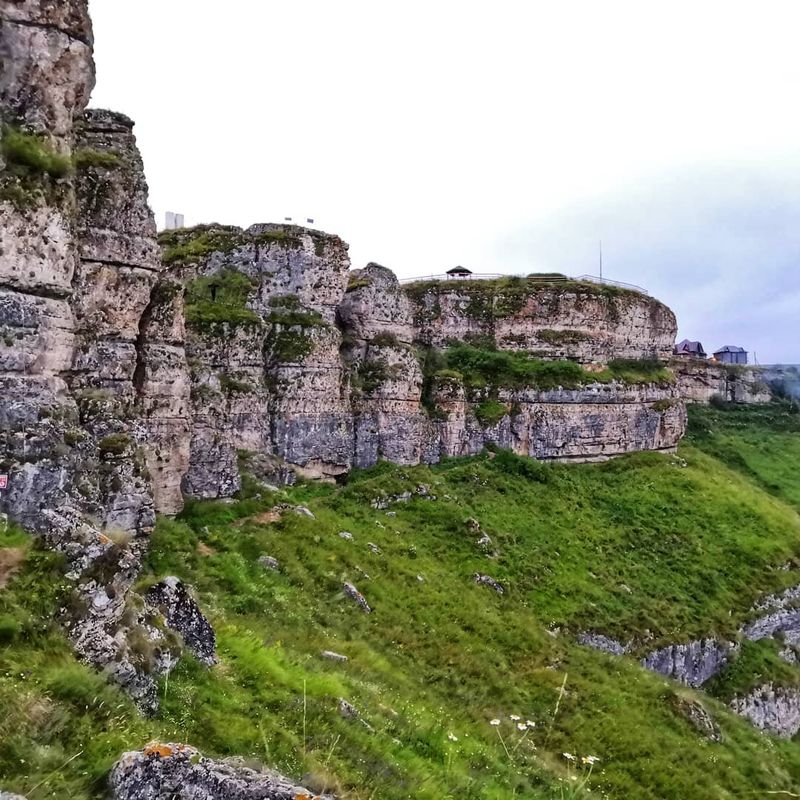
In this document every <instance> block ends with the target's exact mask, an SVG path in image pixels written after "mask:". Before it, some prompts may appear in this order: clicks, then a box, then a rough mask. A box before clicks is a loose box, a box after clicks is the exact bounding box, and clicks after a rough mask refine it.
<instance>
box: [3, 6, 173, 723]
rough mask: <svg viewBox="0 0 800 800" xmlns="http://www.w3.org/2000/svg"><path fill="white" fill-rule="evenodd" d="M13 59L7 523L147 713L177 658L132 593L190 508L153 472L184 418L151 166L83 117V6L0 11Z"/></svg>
mask: <svg viewBox="0 0 800 800" xmlns="http://www.w3.org/2000/svg"><path fill="white" fill-rule="evenodd" d="M0 58H2V71H0V116H2V134H0V135H1V137H2V138H0V155H1V156H2V162H1V163H0V168H1V169H0V396H2V398H3V404H2V407H1V408H0V432H1V433H0V435H2V453H1V454H0V471H2V472H3V473H5V474H7V476H8V488H7V491H5V492H0V511H2V512H3V513H5V514H7V515H8V516H10V517H11V518H12V519H13V520H15V521H17V522H19V523H20V524H22V525H24V526H25V527H27V528H28V529H29V530H31V531H34V532H37V533H39V534H40V535H41V537H42V538H43V540H44V541H45V542H46V543H47V544H48V545H49V546H50V547H52V548H54V549H56V550H58V551H60V552H61V553H63V554H64V556H65V558H66V562H67V567H66V569H67V572H68V576H69V577H70V579H71V580H72V581H73V586H74V590H73V597H72V599H71V601H70V602H69V604H68V607H66V608H65V609H63V612H62V613H63V620H62V621H63V623H64V625H65V627H66V628H67V629H68V631H69V633H70V636H71V638H72V640H73V642H74V644H75V647H76V650H77V651H78V653H79V654H81V655H82V656H83V657H84V658H85V659H86V660H88V661H90V662H92V663H94V664H95V665H97V666H99V667H103V668H104V669H106V670H107V672H108V673H109V674H110V675H111V676H112V677H113V678H114V679H116V680H117V681H118V682H119V683H121V684H122V685H124V686H125V687H126V688H127V689H128V690H129V691H130V692H131V694H132V695H133V696H134V697H135V698H136V699H137V700H138V701H139V702H140V704H141V705H142V707H143V708H149V707H152V706H153V704H154V702H155V695H154V690H155V680H154V678H155V676H156V675H157V674H158V673H159V671H163V670H164V669H167V668H169V665H170V664H171V663H172V662H173V657H174V652H173V651H174V647H173V644H172V643H171V642H170V641H168V638H167V637H166V636H165V635H164V633H163V632H162V629H161V627H160V625H159V624H156V623H157V620H156V617H158V613H156V612H152V611H150V610H147V609H146V607H145V606H144V604H140V603H138V601H137V602H135V601H134V598H133V595H132V593H131V591H130V590H131V586H132V584H133V582H134V581H135V580H136V577H137V575H138V572H139V565H140V556H141V553H142V552H143V550H144V548H145V547H146V542H147V538H148V536H149V533H150V532H151V530H152V527H153V524H154V522H155V505H156V502H158V503H159V507H160V508H162V509H164V510H169V509H171V510H173V511H174V510H176V509H177V508H178V507H179V505H180V502H181V500H180V495H179V493H178V492H177V488H178V487H177V486H174V487H169V480H166V481H165V484H166V486H167V487H168V489H163V488H162V486H161V485H160V482H159V475H158V473H157V472H156V473H155V480H154V479H153V477H151V473H150V471H149V470H148V464H149V463H153V462H154V460H156V459H157V458H158V450H157V447H158V441H159V431H160V428H159V425H162V424H163V418H164V417H168V416H169V415H170V414H172V415H174V416H175V417H179V418H181V419H183V420H184V422H183V423H182V424H183V425H184V427H186V423H185V415H186V407H185V406H181V404H180V392H179V391H176V390H175V387H174V386H169V387H166V388H165V387H164V385H162V384H163V382H162V383H159V381H158V379H157V376H158V371H157V370H155V371H154V368H152V366H151V365H152V361H153V357H152V354H153V353H154V352H155V350H154V348H156V349H157V348H159V347H163V346H165V342H167V341H168V340H169V336H168V334H166V333H163V332H162V331H161V330H158V329H157V327H156V326H155V325H153V324H151V318H150V316H149V315H148V314H147V313H146V312H147V310H148V309H149V308H150V306H151V295H152V292H153V289H154V287H155V285H156V282H157V280H158V275H159V273H160V272H161V271H162V269H163V264H162V261H161V254H160V250H159V248H158V245H157V242H156V239H155V233H156V230H155V223H154V220H153V216H152V213H151V212H150V209H149V207H148V205H147V184H146V182H145V179H144V171H143V167H142V162H141V158H140V155H139V152H138V150H137V148H136V143H135V140H134V137H133V134H132V128H133V123H132V122H131V121H130V120H129V119H127V118H126V117H124V116H122V115H120V114H114V113H111V112H107V111H86V110H85V107H86V103H87V102H88V97H89V94H90V92H91V90H92V87H93V85H94V63H93V59H92V29H91V22H90V19H89V16H88V12H87V8H86V2H85V0H84V1H83V2H79V0H70V1H69V2H64V3H52V2H34V0H25V1H24V2H3V3H0ZM181 357H182V350H181V352H180V353H178V354H177V355H176V358H181ZM159 362H160V363H162V364H163V363H164V362H165V358H163V357H161V356H159ZM151 417H152V419H151ZM162 438H163V437H162ZM178 438H180V437H178ZM184 438H185V436H184ZM170 446H172V444H171V445H170ZM175 446H176V447H177V448H178V449H180V447H181V445H180V444H178V445H175ZM177 461H178V459H176V460H175V463H174V465H173V466H174V468H177V469H180V468H181V467H180V465H179V464H178V463H177ZM154 488H155V490H156V491H155V492H154ZM169 488H171V489H172V493H171V494H170V491H169ZM154 497H155V500H154ZM129 634H132V635H129ZM134 641H139V642H147V643H148V645H147V648H146V653H145V652H143V651H142V649H141V648H139V649H138V650H137V649H136V648H134V646H133V645H132V642H134Z"/></svg>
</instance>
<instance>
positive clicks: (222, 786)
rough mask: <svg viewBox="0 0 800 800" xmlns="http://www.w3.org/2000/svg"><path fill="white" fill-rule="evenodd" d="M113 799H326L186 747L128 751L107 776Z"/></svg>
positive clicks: (282, 779) (273, 776) (238, 763)
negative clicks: (204, 755) (205, 756)
mask: <svg viewBox="0 0 800 800" xmlns="http://www.w3.org/2000/svg"><path fill="white" fill-rule="evenodd" d="M109 789H110V792H111V794H110V797H111V798H112V800H301V798H303V799H304V800H324V798H329V797H330V795H317V794H316V793H314V792H311V791H309V790H308V789H304V788H303V787H302V786H298V785H296V784H295V783H294V782H293V781H291V780H289V779H288V778H285V777H284V776H283V775H279V774H278V773H277V772H270V771H267V770H257V769H253V768H252V767H251V766H245V765H244V763H243V762H242V761H241V759H226V760H224V761H214V760H212V759H210V758H204V757H203V756H202V755H201V754H200V753H199V752H198V751H197V750H196V749H195V748H193V747H189V746H188V745H183V744H158V743H153V744H150V745H148V746H147V747H145V748H144V749H143V750H140V751H136V752H130V753H125V754H124V755H123V756H122V757H121V758H120V760H119V761H118V762H117V763H116V764H115V765H114V768H113V769H112V770H111V775H110V777H109Z"/></svg>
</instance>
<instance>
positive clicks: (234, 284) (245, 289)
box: [185, 269, 261, 332]
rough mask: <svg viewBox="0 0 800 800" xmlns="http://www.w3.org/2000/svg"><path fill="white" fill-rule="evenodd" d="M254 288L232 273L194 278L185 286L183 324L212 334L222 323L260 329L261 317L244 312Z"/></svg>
mask: <svg viewBox="0 0 800 800" xmlns="http://www.w3.org/2000/svg"><path fill="white" fill-rule="evenodd" d="M254 288H255V287H254V283H253V280H252V278H249V277H248V276H247V275H244V274H243V273H241V272H238V271H237V270H234V269H222V270H219V271H218V272H216V273H214V274H213V275H204V276H202V277H199V278H195V279H194V280H193V281H190V282H189V284H188V285H187V286H186V312H185V313H186V322H187V323H188V324H189V325H190V326H193V327H196V328H200V329H204V330H211V331H212V332H213V330H221V329H220V325H221V324H223V323H227V324H228V325H229V326H239V325H260V324H261V317H260V316H259V315H258V314H256V312H255V311H251V310H250V309H249V308H247V300H248V298H249V296H250V293H251V292H252V291H253V290H254Z"/></svg>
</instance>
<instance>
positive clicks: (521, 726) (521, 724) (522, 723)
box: [517, 722, 528, 731]
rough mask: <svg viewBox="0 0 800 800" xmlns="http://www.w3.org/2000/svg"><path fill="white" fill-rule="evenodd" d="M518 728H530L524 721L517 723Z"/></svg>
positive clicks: (524, 729)
mask: <svg viewBox="0 0 800 800" xmlns="http://www.w3.org/2000/svg"><path fill="white" fill-rule="evenodd" d="M517 730H518V731H526V730H528V726H527V725H526V724H525V723H524V722H518V723H517Z"/></svg>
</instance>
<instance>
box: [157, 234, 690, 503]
mask: <svg viewBox="0 0 800 800" xmlns="http://www.w3.org/2000/svg"><path fill="white" fill-rule="evenodd" d="M162 244H163V246H164V261H165V264H166V265H167V266H168V269H169V276H170V280H174V281H177V282H178V283H180V284H181V285H182V286H183V287H184V292H185V298H186V303H187V305H186V320H187V326H188V327H187V338H186V351H187V356H188V363H189V366H190V370H189V371H190V381H191V385H192V397H193V409H194V410H193V412H192V415H191V416H192V426H193V429H192V437H191V439H192V447H191V455H190V466H189V471H188V474H187V476H186V478H185V481H184V489H185V491H186V492H187V493H189V494H196V495H199V496H203V497H214V496H224V495H226V494H229V493H231V492H233V491H236V489H237V488H238V470H237V467H236V457H237V451H238V452H239V454H240V455H241V451H243V450H245V451H254V452H256V453H267V454H270V455H272V456H274V457H276V458H278V459H281V460H282V461H284V462H286V463H287V464H289V465H290V466H291V467H292V468H294V469H296V470H297V471H299V472H302V473H304V474H308V475H313V476H325V475H327V476H335V475H338V474H341V473H344V472H346V471H348V470H349V469H350V468H352V467H354V466H356V467H367V466H371V465H372V464H375V463H376V462H377V461H378V460H380V459H387V460H390V461H395V462H397V463H402V464H417V463H434V462H436V461H438V460H439V459H440V458H442V457H444V456H453V455H469V454H474V453H477V452H480V451H481V450H482V449H483V448H484V447H486V446H487V445H497V446H500V447H506V448H510V449H512V450H514V451H515V452H517V453H521V454H525V455H531V456H534V457H536V458H542V459H558V460H569V459H575V460H584V461H590V460H602V459H605V458H608V457H610V456H614V455H619V454H622V453H626V452H631V451H635V450H643V449H657V450H671V449H672V448H674V446H675V444H676V443H677V441H678V440H679V439H680V437H681V435H682V433H683V430H684V425H685V415H684V408H683V404H682V402H681V400H680V397H679V393H678V391H677V389H676V386H675V382H674V378H673V376H672V375H671V373H669V371H667V370H664V369H659V368H658V364H657V363H656V362H658V360H659V359H662V358H663V357H664V356H665V354H666V353H667V352H668V350H669V348H670V347H671V343H672V341H674V337H675V318H674V316H673V314H672V312H671V311H669V309H667V308H666V307H665V306H663V305H662V304H661V303H658V302H657V301H655V300H653V299H652V298H649V297H646V296H644V295H641V294H638V293H634V292H626V291H621V290H615V289H610V288H609V287H604V286H595V285H592V284H582V283H576V282H571V281H565V282H564V283H563V284H557V285H552V284H540V283H538V282H537V281H536V280H527V281H526V280H522V279H518V280H513V279H512V280H505V281H494V282H474V283H470V284H466V283H463V282H457V283H458V285H453V286H451V285H450V284H439V283H430V284H412V285H411V286H408V287H402V286H401V285H400V284H399V283H398V281H397V278H396V277H395V276H394V274H393V273H392V272H391V271H389V270H387V269H385V268H384V267H381V266H379V265H376V264H370V265H368V266H367V267H366V268H365V269H363V270H352V271H350V272H348V267H349V262H348V259H347V246H346V245H345V244H344V243H342V242H341V240H339V239H338V238H337V237H332V236H329V235H327V234H322V233H319V232H317V231H308V230H304V229H301V228H296V227H293V226H275V225H273V226H265V225H259V226H254V227H253V228H250V229H249V230H247V231H243V230H240V229H235V228H226V227H222V226H204V227H201V228H197V229H192V230H185V231H178V232H168V233H165V234H164V235H163V236H162ZM545 326H549V327H545ZM454 345H456V346H457V345H463V346H464V347H466V348H467V350H468V351H469V352H467V351H466V350H464V351H463V352H462V351H458V356H459V357H460V358H462V360H463V359H464V358H466V360H467V361H468V362H470V359H472V360H473V361H474V360H475V359H477V360H478V361H480V359H482V358H486V359H488V361H487V364H488V362H489V361H491V360H492V359H496V358H497V357H498V356H499V357H500V359H501V361H500V362H498V363H497V364H496V370H495V374H490V373H491V365H489V368H488V369H483V368H482V367H481V365H480V364H479V365H478V368H477V370H475V369H471V368H470V364H467V365H466V366H467V369H462V370H461V371H460V372H459V370H458V369H454V368H448V363H447V357H448V356H447V354H448V352H449V351H450V349H452V347H453V346H454ZM456 350H458V348H457V347H456ZM462 350H463V348H462ZM504 354H509V358H511V361H510V362H509V363H507V364H504V363H501V362H502V358H503V357H504ZM523 361H524V362H527V366H530V365H540V366H541V365H545V366H543V367H542V374H541V375H540V376H539V377H537V376H534V375H533V374H532V373H531V377H530V379H529V380H526V378H525V375H524V372H525V370H526V369H527V366H526V365H525V364H523V363H522V362H523ZM547 364H549V365H550V366H549V367H548V366H546V365H547ZM643 365H648V366H649V373H650V374H649V376H648V375H647V374H646V373H647V372H648V370H647V369H643ZM484 366H486V365H484ZM615 369H616V372H615ZM626 369H627V372H626ZM517 373H519V374H517Z"/></svg>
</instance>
